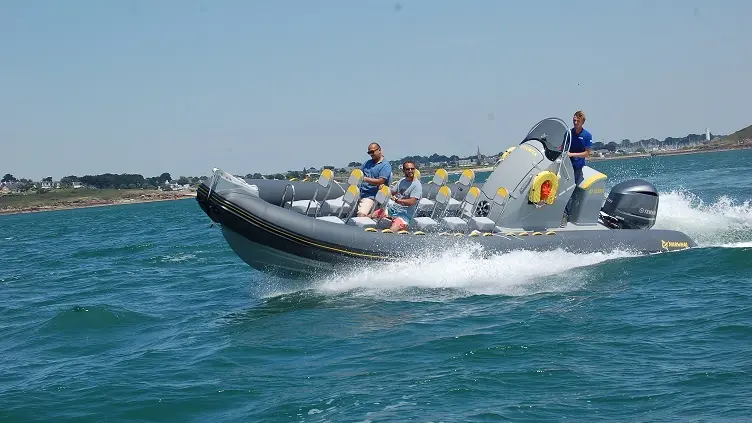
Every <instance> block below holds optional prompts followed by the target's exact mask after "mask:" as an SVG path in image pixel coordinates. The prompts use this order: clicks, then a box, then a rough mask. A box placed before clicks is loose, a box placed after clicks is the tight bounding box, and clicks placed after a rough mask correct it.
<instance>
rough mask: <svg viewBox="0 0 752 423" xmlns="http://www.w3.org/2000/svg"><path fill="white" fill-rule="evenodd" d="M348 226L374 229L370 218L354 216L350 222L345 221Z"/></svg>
mask: <svg viewBox="0 0 752 423" xmlns="http://www.w3.org/2000/svg"><path fill="white" fill-rule="evenodd" d="M347 224H348V225H353V226H358V227H361V228H375V227H376V222H374V220H373V219H371V218H370V217H365V216H355V217H351V218H350V220H348V221H347Z"/></svg>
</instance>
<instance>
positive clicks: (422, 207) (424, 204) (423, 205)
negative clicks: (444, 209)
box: [417, 197, 436, 213]
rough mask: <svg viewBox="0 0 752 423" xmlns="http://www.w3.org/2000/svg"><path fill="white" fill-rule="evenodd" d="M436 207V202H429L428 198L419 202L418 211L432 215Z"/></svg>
mask: <svg viewBox="0 0 752 423" xmlns="http://www.w3.org/2000/svg"><path fill="white" fill-rule="evenodd" d="M435 206H436V202H435V201H433V200H429V199H428V198H425V197H424V198H421V199H420V200H418V207H417V211H422V212H427V213H430V212H432V211H433V208H434V207H435Z"/></svg>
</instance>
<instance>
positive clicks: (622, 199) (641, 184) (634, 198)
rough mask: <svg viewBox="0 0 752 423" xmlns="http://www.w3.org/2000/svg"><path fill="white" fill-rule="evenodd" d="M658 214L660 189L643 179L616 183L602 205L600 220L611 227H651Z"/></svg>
mask: <svg viewBox="0 0 752 423" xmlns="http://www.w3.org/2000/svg"><path fill="white" fill-rule="evenodd" d="M657 216H658V190H656V189H655V187H654V186H653V185H652V184H651V183H650V182H647V181H643V180H642V179H630V180H628V181H624V182H621V183H619V184H617V185H615V186H614V187H613V188H612V189H611V192H609V193H608V198H606V202H605V203H604V204H603V207H601V212H600V217H599V221H600V222H601V223H602V224H603V225H604V226H606V227H609V228H611V229H650V228H652V227H653V225H654V224H655V218H656V217H657Z"/></svg>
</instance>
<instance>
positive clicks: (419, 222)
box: [413, 217, 438, 231]
mask: <svg viewBox="0 0 752 423" xmlns="http://www.w3.org/2000/svg"><path fill="white" fill-rule="evenodd" d="M413 222H414V223H415V226H417V227H418V228H419V229H420V230H421V231H425V230H427V229H431V228H435V227H436V226H438V222H436V221H435V220H433V219H431V218H430V217H415V218H413Z"/></svg>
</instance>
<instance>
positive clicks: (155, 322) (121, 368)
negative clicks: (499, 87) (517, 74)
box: [0, 151, 752, 422]
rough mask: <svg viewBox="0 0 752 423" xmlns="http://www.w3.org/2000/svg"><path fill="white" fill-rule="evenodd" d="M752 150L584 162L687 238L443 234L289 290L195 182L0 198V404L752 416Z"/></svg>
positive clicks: (35, 416) (168, 415)
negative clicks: (647, 190) (16, 210)
mask: <svg viewBox="0 0 752 423" xmlns="http://www.w3.org/2000/svg"><path fill="white" fill-rule="evenodd" d="M750 159H752V151H746V152H728V153H712V154H703V155H687V156H675V157H660V158H650V159H632V160H621V161H608V162H596V163H594V164H593V167H595V168H597V169H598V170H601V171H603V172H605V173H607V174H608V175H609V177H610V182H609V184H610V185H609V187H610V186H611V185H613V184H614V183H615V182H614V180H616V182H618V181H620V180H623V179H625V178H632V177H635V176H638V175H640V176H645V177H646V178H648V179H650V180H651V181H653V182H654V183H655V184H656V186H658V188H659V189H660V191H661V199H660V207H659V216H658V222H657V226H659V227H664V228H674V229H679V230H683V231H686V232H687V233H689V234H690V235H691V236H692V237H694V238H695V239H697V240H698V242H699V243H700V245H701V248H698V249H694V250H690V251H680V252H674V253H670V254H660V255H653V256H647V257H635V256H631V255H629V254H627V253H624V252H619V251H613V252H604V253H599V254H587V255H574V254H567V253H564V252H556V251H555V252H550V253H532V252H524V251H519V252H514V253H510V254H504V255H500V256H497V257H492V258H490V259H485V260H480V259H476V258H474V255H473V252H472V251H445V252H444V253H442V254H440V255H438V256H436V257H427V258H425V259H423V260H421V261H416V262H408V263H398V264H393V265H383V264H382V265H374V266H370V267H366V268H361V269H346V270H342V271H340V272H338V273H336V274H332V275H329V276H327V277H325V278H322V279H317V280H311V281H308V282H307V284H305V286H303V287H296V288H291V287H290V285H289V284H288V283H286V281H285V280H281V279H274V278H269V277H266V276H264V275H263V274H260V273H258V272H256V271H254V270H252V269H250V268H249V267H247V266H246V265H245V264H243V263H242V262H241V261H240V260H239V259H238V258H237V257H236V256H235V255H234V254H233V253H232V252H231V251H230V250H229V248H228V247H227V245H226V244H225V242H224V240H223V238H222V237H221V234H220V233H219V231H218V230H217V228H210V221H209V219H208V218H207V217H206V216H204V215H203V214H202V212H201V211H200V209H199V208H198V205H197V204H196V202H195V201H194V200H190V199H189V200H180V201H173V202H163V203H149V204H134V205H124V206H116V207H101V208H90V209H79V210H66V211H57V212H47V213H37V214H25V215H13V216H0V256H1V257H2V264H3V265H2V267H0V292H1V293H2V299H0V316H1V317H0V319H2V320H1V322H2V325H0V357H2V359H0V421H2V422H6V421H7V422H27V421H56V422H61V421H76V422H87V421H97V422H99V421H118V422H121V421H124V422H129V421H134V422H136V421H180V422H193V421H201V422H203V421H212V422H214V421H218V422H219V421H221V422H240V421H243V422H245V421H253V422H267V421H269V422H275V421H280V422H287V421H305V422H309V421H310V422H319V421H373V422H377V421H500V420H512V421H562V420H567V421H665V420H670V421H744V420H745V419H749V416H751V415H752V402H750V401H749V397H750V395H752V387H751V386H750V381H752V354H750V351H751V349H752V294H750V291H751V290H752V264H750V263H752V260H751V259H752V206H751V205H750V203H749V201H750V199H752V188H750V185H749V183H750V176H749V175H752V165H750V162H752V160H750ZM209 165H211V164H208V166H209Z"/></svg>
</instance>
